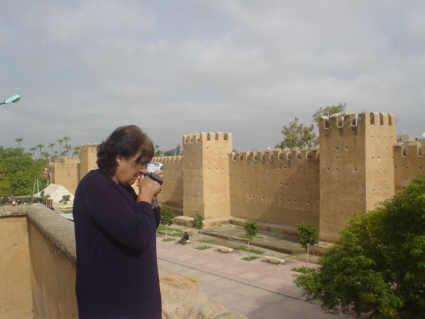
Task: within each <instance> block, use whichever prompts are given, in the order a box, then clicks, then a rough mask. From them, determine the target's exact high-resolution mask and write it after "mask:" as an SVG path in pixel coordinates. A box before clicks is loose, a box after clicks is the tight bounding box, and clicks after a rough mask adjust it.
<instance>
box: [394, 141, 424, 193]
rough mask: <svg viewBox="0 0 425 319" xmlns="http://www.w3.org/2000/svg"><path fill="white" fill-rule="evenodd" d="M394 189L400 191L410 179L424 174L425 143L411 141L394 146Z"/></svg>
mask: <svg viewBox="0 0 425 319" xmlns="http://www.w3.org/2000/svg"><path fill="white" fill-rule="evenodd" d="M394 165H395V166H394V175H395V183H394V184H395V191H396V192H397V193H398V192H401V191H402V190H403V189H404V188H406V187H407V186H408V185H409V184H410V183H411V182H412V180H413V179H414V178H415V177H417V176H419V175H425V145H424V144H422V143H417V142H415V143H411V144H408V145H395V146H394Z"/></svg>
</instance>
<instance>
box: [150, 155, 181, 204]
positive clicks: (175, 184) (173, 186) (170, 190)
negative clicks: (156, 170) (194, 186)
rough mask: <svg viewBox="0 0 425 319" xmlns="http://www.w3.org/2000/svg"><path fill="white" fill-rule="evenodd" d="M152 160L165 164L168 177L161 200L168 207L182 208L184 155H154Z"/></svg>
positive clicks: (164, 168)
mask: <svg viewBox="0 0 425 319" xmlns="http://www.w3.org/2000/svg"><path fill="white" fill-rule="evenodd" d="M152 161H154V162H161V163H163V164H164V166H163V169H162V170H163V172H164V175H165V176H166V178H165V180H164V184H163V185H162V188H161V193H160V194H159V196H158V199H159V201H160V202H161V204H165V205H166V206H168V207H171V208H177V209H182V208H183V156H164V157H154V158H153V159H152Z"/></svg>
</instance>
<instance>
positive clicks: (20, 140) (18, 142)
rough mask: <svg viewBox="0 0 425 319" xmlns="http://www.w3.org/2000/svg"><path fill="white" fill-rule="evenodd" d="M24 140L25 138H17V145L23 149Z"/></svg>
mask: <svg viewBox="0 0 425 319" xmlns="http://www.w3.org/2000/svg"><path fill="white" fill-rule="evenodd" d="M23 140H24V139H23V138H21V137H18V138H15V142H16V144H18V147H21V146H22V145H21V144H22V141H23Z"/></svg>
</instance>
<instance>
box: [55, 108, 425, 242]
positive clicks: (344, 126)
mask: <svg viewBox="0 0 425 319" xmlns="http://www.w3.org/2000/svg"><path fill="white" fill-rule="evenodd" d="M319 140H320V146H319V148H318V149H314V150H299V149H293V150H289V149H285V150H270V151H248V152H236V153H234V152H232V134H230V133H215V132H209V133H205V132H203V133H195V134H188V135H184V136H183V139H182V142H183V151H184V153H183V156H177V157H158V158H155V159H154V160H158V161H162V162H163V163H164V173H165V176H166V178H165V183H164V185H163V188H162V192H161V194H160V196H159V199H160V201H161V202H162V203H163V204H166V205H168V206H171V207H174V208H176V209H177V210H178V211H180V210H181V209H182V210H183V216H181V217H179V218H178V220H177V221H179V222H184V223H187V222H188V221H190V220H191V218H193V217H195V216H196V215H201V216H203V217H204V218H205V221H206V224H207V225H208V224H215V223H223V222H229V221H230V222H232V221H236V220H238V221H239V222H240V221H241V220H248V221H257V222H258V223H260V226H264V227H267V228H270V227H269V226H270V225H271V226H273V227H274V229H280V230H283V231H286V232H294V229H295V226H296V224H299V223H306V224H311V225H315V226H318V227H319V229H320V238H321V239H322V240H325V241H336V240H338V238H339V232H340V231H341V230H342V229H343V228H344V227H345V225H346V224H347V222H348V221H349V220H350V219H351V217H352V216H353V214H354V213H355V212H357V211H368V210H371V209H374V208H375V207H377V206H378V205H379V204H380V203H381V202H383V201H384V200H386V199H389V198H391V197H392V196H393V195H394V194H395V193H396V192H399V191H401V190H402V189H403V188H404V187H405V186H407V185H408V184H409V183H410V182H411V181H412V179H413V178H415V177H416V176H418V175H423V174H424V173H425V171H424V166H425V164H424V151H425V150H424V149H423V148H424V146H421V145H419V144H414V145H413V144H412V145H407V146H400V145H396V119H395V117H394V116H393V115H391V114H387V113H373V112H361V113H359V114H354V113H345V114H335V115H333V116H331V117H322V119H321V120H320V123H319ZM90 147H91V151H90V152H91V153H90V152H89V151H87V152H85V153H84V152H82V153H81V154H80V178H81V176H83V175H82V174H85V173H87V169H89V168H90V167H95V163H96V159H95V152H94V150H95V149H96V148H95V147H94V146H90ZM82 149H84V148H82ZM83 163H84V164H83ZM86 163H92V164H91V166H90V164H86ZM93 163H94V165H93ZM82 168H83V169H82ZM84 172H85V173H84ZM58 176H59V175H58ZM55 182H56V181H55ZM56 183H59V184H61V182H60V181H57V182H56ZM263 224H264V225H263Z"/></svg>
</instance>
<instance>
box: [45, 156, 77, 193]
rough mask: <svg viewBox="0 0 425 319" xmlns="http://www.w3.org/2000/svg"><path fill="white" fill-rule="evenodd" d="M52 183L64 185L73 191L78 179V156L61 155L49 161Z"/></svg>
mask: <svg viewBox="0 0 425 319" xmlns="http://www.w3.org/2000/svg"><path fill="white" fill-rule="evenodd" d="M49 172H50V178H51V181H52V183H54V184H60V185H62V186H64V187H65V188H66V189H67V190H68V191H70V192H71V193H75V190H76V189H77V186H78V182H79V181H80V159H79V158H78V157H61V158H58V159H56V160H55V161H52V162H50V163H49Z"/></svg>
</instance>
